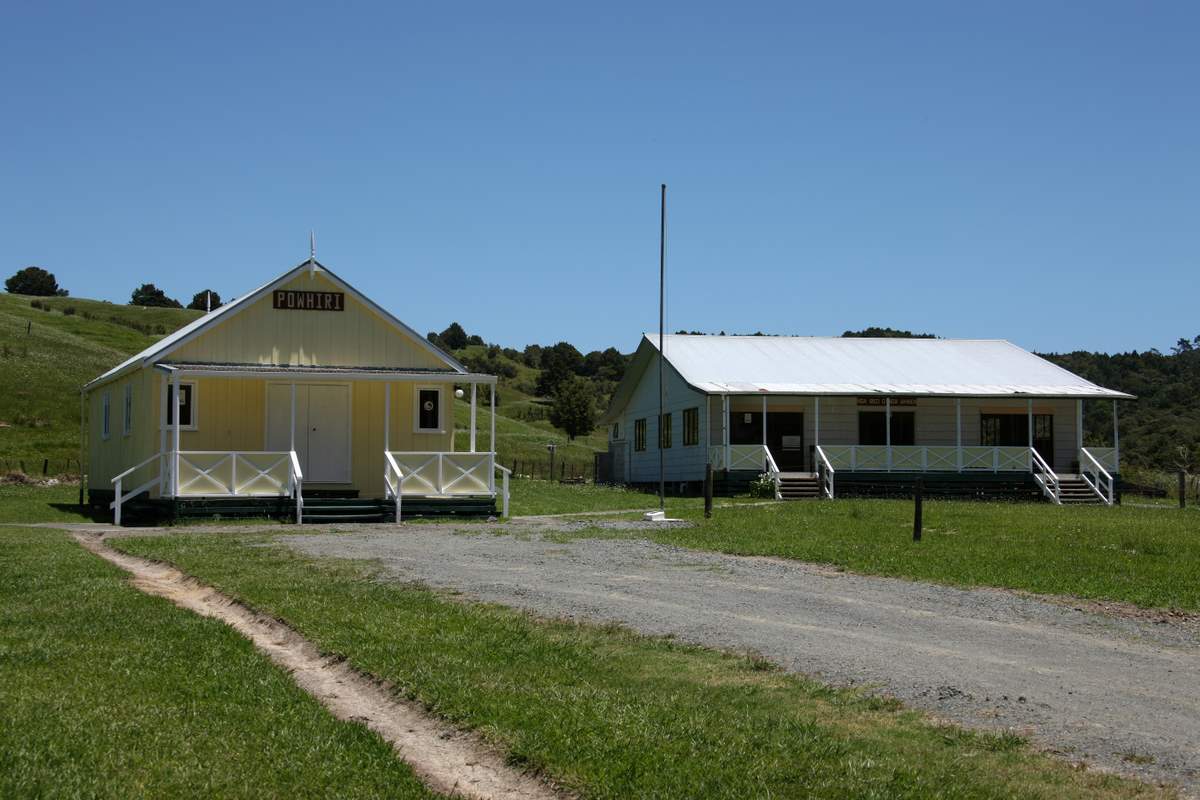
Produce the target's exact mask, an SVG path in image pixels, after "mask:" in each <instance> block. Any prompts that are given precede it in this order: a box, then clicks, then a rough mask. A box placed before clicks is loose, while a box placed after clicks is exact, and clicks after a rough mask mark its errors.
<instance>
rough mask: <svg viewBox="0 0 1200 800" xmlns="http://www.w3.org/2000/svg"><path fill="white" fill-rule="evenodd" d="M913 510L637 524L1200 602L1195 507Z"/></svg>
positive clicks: (916, 574) (901, 570) (747, 547)
mask: <svg viewBox="0 0 1200 800" xmlns="http://www.w3.org/2000/svg"><path fill="white" fill-rule="evenodd" d="M912 512H913V506H912V503H911V502H909V501H894V500H835V501H831V502H823V501H805V502H795V503H776V504H771V505H766V506H751V507H741V508H738V507H733V508H724V509H719V510H718V512H717V513H716V514H714V516H713V518H712V519H711V520H704V518H703V515H702V514H701V513H700V512H699V511H697V510H696V509H695V508H694V507H691V508H688V507H685V508H681V509H680V511H679V513H680V515H681V516H683V517H684V518H686V519H691V520H692V521H693V522H694V523H695V526H694V527H690V528H663V529H661V530H653V531H637V532H636V533H633V534H629V535H636V536H638V537H639V538H652V539H654V540H655V541H658V542H662V543H664V544H672V545H679V546H682V547H692V548H698V549H703V550H716V551H719V552H723V553H733V554H736V555H763V556H780V557H783V558H795V559H799V560H802V561H813V562H818V563H825V564H832V565H835V566H839V567H845V568H846V569H850V570H854V571H857V572H864V573H870V574H874V575H890V576H895V577H901V578H912V579H916V580H928V581H937V582H939V583H948V584H954V585H961V586H998V587H1006V588H1012V589H1024V590H1027V591H1031V592H1038V593H1042V594H1062V595H1073V596H1077V597H1085V598H1092V599H1102V600H1118V601H1124V602H1129V603H1134V604H1136V605H1139V606H1144V607H1167V608H1177V609H1184V610H1188V611H1197V610H1200V513H1198V512H1197V511H1196V510H1195V509H1188V510H1185V511H1182V512H1181V511H1179V510H1178V509H1171V508H1135V507H1115V508H1108V507H1103V506H1089V507H1058V506H1052V505H1049V504H1043V503H974V502H962V501H927V502H926V503H925V507H924V518H925V519H924V523H925V524H924V535H923V539H922V541H921V542H920V543H919V544H918V543H913V541H912ZM580 535H589V534H580ZM593 535H603V536H616V535H620V534H619V533H616V532H612V531H596V532H595V533H594V534H593Z"/></svg>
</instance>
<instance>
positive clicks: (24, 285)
mask: <svg viewBox="0 0 1200 800" xmlns="http://www.w3.org/2000/svg"><path fill="white" fill-rule="evenodd" d="M4 289H5V291H7V292H9V293H10V294H24V295H30V296H33V297H69V296H70V295H71V293H70V292H69V291H67V290H66V289H64V288H63V287H61V286H59V285H58V279H57V278H55V277H54V273H53V272H48V271H46V270H44V269H42V268H41V267H25V268H23V269H19V270H17V271H16V272H15V273H13V275H12V276H11V277H10V278H8V279H7V280H6V281H4ZM129 305H131V306H150V307H152V308H190V309H194V310H196V311H206V310H208V309H209V308H211V309H213V310H216V309H217V308H218V307H219V306H220V305H221V295H220V294H218V293H217V292H216V291H214V290H212V289H201V290H200V291H198V292H196V293H195V294H194V295H192V301H191V302H190V303H188V304H187V305H186V306H184V305H183V304H182V303H180V302H179V301H178V300H176V299H174V298H172V297H168V296H167V293H166V292H164V291H163V290H162V289H159V288H158V287H157V286H155V285H154V284H153V283H143V284H142V285H141V286H139V287H137V288H136V289H134V290H133V292H132V293H131V294H130V297H129Z"/></svg>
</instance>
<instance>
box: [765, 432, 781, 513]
mask: <svg viewBox="0 0 1200 800" xmlns="http://www.w3.org/2000/svg"><path fill="white" fill-rule="evenodd" d="M762 449H763V453H764V454H766V466H767V474H768V475H770V476H771V480H772V481H773V482H774V483H775V499H776V500H782V499H783V494H781V493H780V490H779V465H778V464H776V463H775V457H774V456H772V455H771V448H769V447H767V446H766V445H765V444H764V445H762Z"/></svg>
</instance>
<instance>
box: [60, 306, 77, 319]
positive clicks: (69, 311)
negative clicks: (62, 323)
mask: <svg viewBox="0 0 1200 800" xmlns="http://www.w3.org/2000/svg"><path fill="white" fill-rule="evenodd" d="M62 312H63V316H65V317H73V316H75V306H67V307H65V308H64V309H63V310H62Z"/></svg>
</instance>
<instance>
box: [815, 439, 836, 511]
mask: <svg viewBox="0 0 1200 800" xmlns="http://www.w3.org/2000/svg"><path fill="white" fill-rule="evenodd" d="M813 455H814V456H815V457H816V461H817V477H818V478H820V480H821V491H822V492H823V493H824V494H825V496H826V497H828V498H829V499H830V500H832V499H833V474H834V472H836V470H835V469H834V468H833V464H831V463H830V462H829V456H827V455H825V450H824V449H823V448H822V447H821V446H820V445H817V446H816V447H815V448H814V449H813Z"/></svg>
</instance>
